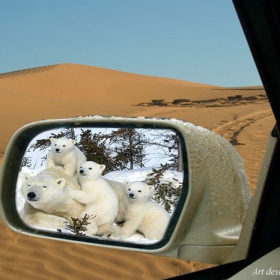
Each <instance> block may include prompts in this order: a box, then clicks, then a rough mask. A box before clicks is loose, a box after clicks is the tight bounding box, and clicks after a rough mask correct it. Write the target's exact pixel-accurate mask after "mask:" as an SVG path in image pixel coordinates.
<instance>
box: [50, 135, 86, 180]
mask: <svg viewBox="0 0 280 280" xmlns="http://www.w3.org/2000/svg"><path fill="white" fill-rule="evenodd" d="M50 141H51V150H50V152H49V154H48V158H47V168H50V167H53V166H56V165H59V166H62V167H63V168H64V172H65V174H66V175H68V176H70V177H73V176H74V175H75V173H76V171H77V168H78V164H79V163H83V162H85V161H86V157H85V155H84V154H83V153H82V151H81V150H80V149H79V148H78V147H76V146H75V143H76V141H75V140H72V139H68V138H66V137H61V138H50Z"/></svg>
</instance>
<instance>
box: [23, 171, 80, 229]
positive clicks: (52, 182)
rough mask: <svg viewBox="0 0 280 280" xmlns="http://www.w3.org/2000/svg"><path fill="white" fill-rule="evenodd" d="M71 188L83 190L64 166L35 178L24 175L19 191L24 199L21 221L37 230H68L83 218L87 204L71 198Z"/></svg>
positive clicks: (41, 173) (44, 172)
mask: <svg viewBox="0 0 280 280" xmlns="http://www.w3.org/2000/svg"><path fill="white" fill-rule="evenodd" d="M69 189H80V186H79V185H78V182H77V181H76V180H75V179H74V178H70V177H68V176H67V175H66V174H65V173H64V171H63V168H62V167H59V166H55V167H52V168H48V169H46V170H44V171H42V172H40V173H39V174H37V175H36V176H33V177H30V176H29V175H24V176H23V178H22V185H21V188H20V192H21V194H22V195H23V197H24V199H25V204H24V208H23V213H22V219H23V221H24V222H25V223H27V224H29V225H31V226H34V227H47V228H65V227H66V224H67V223H70V224H72V217H73V218H78V217H80V213H81V212H82V211H83V210H84V205H82V204H81V203H79V202H77V201H76V200H74V199H72V198H71V196H70V194H69Z"/></svg>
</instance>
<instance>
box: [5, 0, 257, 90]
mask: <svg viewBox="0 0 280 280" xmlns="http://www.w3.org/2000/svg"><path fill="white" fill-rule="evenodd" d="M0 34H1V43H0V73H5V72H10V71H16V70H21V69H26V68H31V67H37V66H45V65H51V64H60V63H78V64H85V65H90V66H98V67H104V68H109V69H115V70H121V71H126V72H132V73H137V74H144V75H151V76H160V77H168V78H176V79H180V80H186V81H192V82H199V83H204V84H212V85H220V86H251V85H261V84H262V83H261V80H260V78H259V74H258V72H257V69H256V66H255V64H254V61H253V59H252V56H251V53H250V50H249V47H248V45H247V42H246V39H245V36H244V34H243V31H242V29H241V26H240V23H239V20H238V17H237V15H236V12H235V9H234V6H233V4H232V2H231V1H230V0H81V1H77V0H75V1H74V0H22V1H18V0H1V1H0Z"/></svg>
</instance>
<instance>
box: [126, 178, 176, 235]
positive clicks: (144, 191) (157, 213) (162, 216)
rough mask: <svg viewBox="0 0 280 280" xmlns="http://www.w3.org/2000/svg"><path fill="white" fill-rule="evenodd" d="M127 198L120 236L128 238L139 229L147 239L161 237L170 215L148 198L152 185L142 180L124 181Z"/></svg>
mask: <svg viewBox="0 0 280 280" xmlns="http://www.w3.org/2000/svg"><path fill="white" fill-rule="evenodd" d="M124 184H125V186H126V193H127V196H128V198H129V204H128V206H127V213H126V216H125V222H124V225H123V227H122V228H121V236H122V237H123V238H128V237H130V236H132V235H133V234H134V233H135V232H136V231H140V232H141V233H142V234H144V235H145V237H146V238H148V239H161V238H163V236H164V233H165V231H166V228H167V226H168V223H169V220H170V215H169V214H168V212H167V211H165V209H164V208H163V207H162V206H160V205H159V204H158V203H156V202H155V201H153V200H151V199H150V198H149V195H150V194H151V192H152V191H153V190H154V186H151V185H147V184H146V183H144V182H139V181H135V182H128V181H125V182H124Z"/></svg>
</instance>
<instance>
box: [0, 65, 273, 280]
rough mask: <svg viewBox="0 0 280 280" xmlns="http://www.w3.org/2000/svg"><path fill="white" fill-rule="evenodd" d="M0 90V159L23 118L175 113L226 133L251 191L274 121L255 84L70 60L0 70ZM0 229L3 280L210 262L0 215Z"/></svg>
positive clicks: (173, 270)
mask: <svg viewBox="0 0 280 280" xmlns="http://www.w3.org/2000/svg"><path fill="white" fill-rule="evenodd" d="M0 96H1V103H0V117H1V122H0V127H1V133H0V164H1V160H2V158H1V157H2V156H3V154H4V153H5V149H6V146H7V144H8V142H9V139H10V138H11V136H12V135H13V133H14V132H15V131H16V130H17V129H18V128H20V127H21V126H23V125H24V124H26V123H29V122H34V121H38V120H42V119H53V118H66V117H74V116H82V115H83V116H86V115H106V116H148V117H164V118H177V119H181V120H185V121H189V122H192V123H195V124H197V125H200V126H203V127H205V128H208V129H210V130H212V131H214V132H216V133H217V134H219V135H221V136H223V137H225V138H227V139H228V140H229V141H231V143H232V144H233V145H234V146H235V147H236V149H237V150H238V151H239V153H240V154H241V156H242V158H243V159H244V163H245V169H246V173H247V176H248V179H249V182H250V186H251V192H252V194H253V193H254V189H255V186H256V182H257V180H258V174H259V170H260V167H261V163H262V159H263V156H264V153H265V150H266V145H267V141H268V137H269V135H270V132H271V130H272V128H273V126H274V124H275V120H274V117H273V114H272V111H271V108H270V105H269V103H268V101H267V99H266V95H265V91H264V89H263V88H262V87H261V86H252V87H243V88H241V87H240V88H225V87H219V86H214V85H204V84H198V83H191V82H187V81H181V80H175V79H167V78H160V77H150V76H144V75H137V74H132V73H126V72H120V71H115V70H109V69H103V68H98V67H92V66H84V65H77V64H61V65H51V66H44V67H39V68H32V69H26V70H21V71H16V72H10V73H3V74H0ZM177 99H184V100H181V102H179V101H176V102H174V100H177ZM152 100H153V101H152ZM0 234H1V240H0V244H1V245H0V247H1V253H0V275H1V276H0V279H5V280H9V279H22V280H33V279H34V280H35V279H36V280H46V279H56V280H64V279H77V280H78V279H106V280H108V279H122V280H124V279H133V280H138V279H139V280H140V279H147V280H153V279H164V278H168V277H172V276H175V275H180V274H184V273H188V272H192V271H196V270H200V269H203V268H206V267H209V266H211V265H208V264H203V263H195V262H191V261H186V260H178V259H173V258H166V257H159V256H153V255H147V254H139V253H133V252H129V251H119V250H109V249H104V248H98V247H93V246H87V245H78V244H72V243H65V242H59V241H52V240H48V239H40V238H34V237H27V236H23V235H20V234H17V233H14V232H12V231H11V230H9V229H8V228H6V226H5V225H4V224H3V222H2V221H1V222H0Z"/></svg>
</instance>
